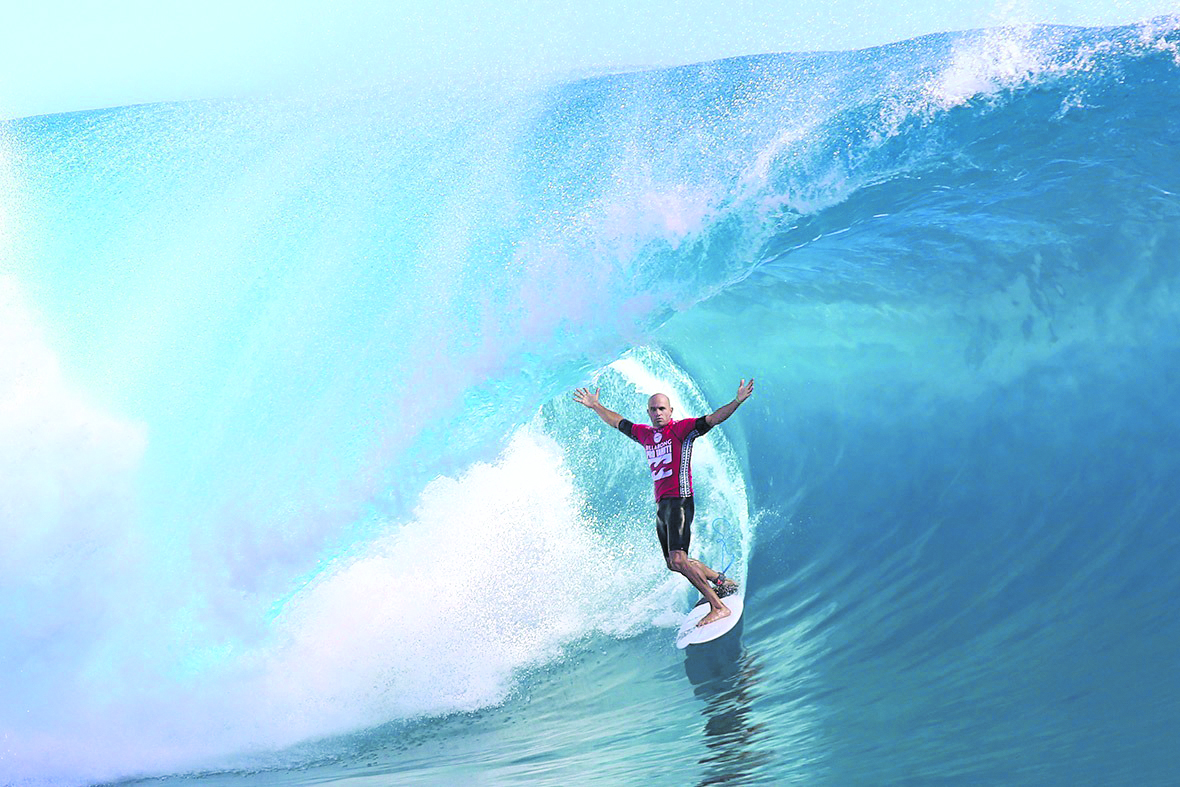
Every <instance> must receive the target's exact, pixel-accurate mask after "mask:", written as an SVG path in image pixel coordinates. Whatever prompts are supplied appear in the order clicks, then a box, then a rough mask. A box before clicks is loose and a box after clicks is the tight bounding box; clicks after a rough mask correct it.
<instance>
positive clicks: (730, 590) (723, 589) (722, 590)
mask: <svg viewBox="0 0 1180 787" xmlns="http://www.w3.org/2000/svg"><path fill="white" fill-rule="evenodd" d="M688 562H690V563H692V564H693V565H694V566H696V567H697V570H699V571H700V572H701V573H702V574H704V576H705V579H706V580H708V581H709V582H711V583H713V585H714V586H715V588H714V589H715V590H717V591H719V592H718V593H717V595H718V596H719V597H720V598H725V597H726V596H731V595H733V594H734V593H736V592H737V589H738V586H737V583H736V582H734V581H733V580H732V579H730V578H729V577H727V576H725V575H724V574H722V573H721V572H720V571H714V570H713V569H711V568H709V567H708V566H706V565H705V564H704V563H702V562H701V561H699V560H694V559H693V558H691V557H690V558H689V559H688ZM718 580H720V582H718Z"/></svg>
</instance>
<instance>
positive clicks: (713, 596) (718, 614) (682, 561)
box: [668, 549, 729, 626]
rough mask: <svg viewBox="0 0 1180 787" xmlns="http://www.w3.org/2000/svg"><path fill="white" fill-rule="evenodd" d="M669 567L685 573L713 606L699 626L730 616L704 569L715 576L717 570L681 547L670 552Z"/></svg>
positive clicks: (685, 576)
mask: <svg viewBox="0 0 1180 787" xmlns="http://www.w3.org/2000/svg"><path fill="white" fill-rule="evenodd" d="M668 568H670V569H672V570H673V571H675V572H677V573H679V574H683V575H684V578H685V579H687V580H688V581H689V582H691V583H692V586H693V587H694V588H696V589H697V590H698V591H700V594H701V596H702V597H703V598H704V599H705V601H707V602H709V606H710V607H712V609H710V610H709V614H707V615H705V616H704V617H703V618H701V621H700V622H699V623H697V625H698V626H703V625H705V624H706V623H712V622H713V621H716V620H721V619H722V618H726V617H729V607H727V606H725V604H723V603H722V602H721V599H720V598H719V597H718V596H717V591H715V590H713V587H712V585H710V584H709V578H708V574H706V573H705V571H704V570H702V569H707V570H708V571H709V572H710V573H712V575H713V577H714V578H716V577H717V576H718V574H717V572H716V571H713V569H711V568H708V566H705V564H704V563H701V562H700V561H698V560H690V559H689V557H688V553H687V552H684V551H681V550H679V549H674V550H672V551H671V552H669V553H668Z"/></svg>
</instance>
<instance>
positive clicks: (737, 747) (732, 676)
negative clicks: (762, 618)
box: [684, 621, 772, 785]
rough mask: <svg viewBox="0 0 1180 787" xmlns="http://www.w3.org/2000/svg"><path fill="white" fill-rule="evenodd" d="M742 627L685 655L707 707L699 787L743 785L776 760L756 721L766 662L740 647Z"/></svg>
mask: <svg viewBox="0 0 1180 787" xmlns="http://www.w3.org/2000/svg"><path fill="white" fill-rule="evenodd" d="M743 627H744V621H740V622H739V623H738V625H737V626H736V627H734V629H733V631H731V632H730V633H728V634H726V635H725V636H723V637H721V638H720V639H718V640H714V641H713V642H708V643H705V644H703V645H692V646H689V648H688V649H687V650H686V651H685V655H686V659H685V662H684V672H685V674H686V675H687V676H688V679H689V681H690V682H691V683H692V684H693V687H694V693H695V694H696V696H697V697H698V698H700V699H701V700H704V703H705V707H704V709H703V710H702V713H703V714H704V716H705V729H704V732H705V736H704V740H705V746H706V748H707V752H706V754H705V755H704V756H703V757H702V758H701V759H700V761H699V762H700V764H701V765H702V766H704V775H703V776H702V778H701V780H700V782H698V784H699V785H707V784H727V783H730V782H742V781H744V780H746V779H749V778H751V777H753V776H754V775H755V773H756V772H757V771H758V770H759V769H760V768H761V767H762V766H764V765H765V764H767V763H768V762H769V761H770V759H771V757H772V754H771V751H770V749H768V748H763V747H762V746H761V745H760V744H762V743H763V739H764V738H765V734H764V733H765V725H764V724H761V723H757V722H756V721H754V720H753V718H752V712H751V705H752V703H753V701H754V699H755V698H756V697H757V692H756V687H757V685H758V683H759V679H760V674H761V672H762V663H761V660H760V658H759V657H758V655H757V654H754V653H752V652H750V651H748V650H746V649H745V648H744V647H743V646H742V640H741V634H742V629H743Z"/></svg>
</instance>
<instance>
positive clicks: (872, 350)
mask: <svg viewBox="0 0 1180 787" xmlns="http://www.w3.org/2000/svg"><path fill="white" fill-rule="evenodd" d="M1177 47H1178V43H1177V33H1176V24H1175V20H1167V19H1164V20H1157V22H1155V23H1152V24H1149V25H1141V26H1137V27H1128V28H1117V29H1095V30H1084V29H1061V28H1045V29H996V30H989V31H980V32H974V33H962V34H945V35H937V36H930V37H927V38H923V39H918V40H915V41H909V42H903V43H899V44H895V45H890V46H888V47H882V48H878V49H874V50H866V51H862V52H847V53H825V54H806V55H790V54H786V55H773V56H764V57H754V58H743V59H737V60H730V61H721V62H718V63H708V64H702V65H699V66H692V67H686V68H679V69H669V70H661V71H651V72H644V73H638V74H617V75H610V76H603V77H596V78H592V79H585V80H579V81H572V82H569V83H565V84H560V85H555V86H550V87H546V88H543V89H537V88H527V89H525V88H521V89H519V90H517V91H515V92H508V93H494V94H493V93H492V92H491V91H486V92H480V91H471V92H469V93H465V94H463V95H462V96H459V97H456V96H454V95H451V94H448V93H447V91H445V90H440V91H436V92H422V93H418V94H411V93H408V92H405V93H398V92H393V91H390V92H387V93H379V94H367V95H359V96H358V95H351V96H344V95H340V96H334V97H328V98H323V97H321V98H319V99H316V100H314V101H312V100H299V101H285V102H271V103H205V104H184V105H153V106H144V107H133V108H123V109H116V110H106V111H101V112H90V113H78V114H73V115H59V116H47V117H41V118H30V119H25V120H22V121H15V122H12V123H9V124H7V125H6V126H5V127H4V128H3V131H2V132H0V150H2V153H0V185H3V186H4V193H5V196H4V198H3V200H2V201H0V239H2V240H3V243H4V251H3V255H4V256H3V257H2V258H0V265H2V267H0V445H3V450H2V451H0V498H2V500H3V502H2V503H0V527H2V528H3V536H4V539H5V542H6V547H5V549H4V550H3V551H2V552H0V598H2V599H3V601H2V602H0V664H2V665H3V667H4V669H3V670H2V671H0V675H3V676H4V677H2V678H0V693H2V694H3V696H4V698H5V700H4V702H3V703H0V741H2V745H0V781H3V782H5V783H8V782H13V783H30V784H43V783H92V782H99V781H103V780H115V779H120V778H128V777H134V776H145V775H156V774H183V776H178V777H177V779H183V780H203V781H207V782H210V783H227V784H233V783H238V782H239V780H247V779H248V778H249V776H248V774H249V773H251V772H254V771H257V770H259V769H267V772H268V775H269V776H270V777H272V778H273V779H275V780H278V781H280V782H287V783H292V784H297V783H305V780H311V779H316V780H324V779H327V780H331V779H336V778H340V779H342V778H345V777H346V776H349V775H383V774H384V775H388V774H397V776H398V778H400V779H402V780H404V781H405V782H407V783H427V784H429V783H448V782H450V783H454V782H456V781H463V780H465V779H467V780H469V779H471V778H483V779H487V780H492V781H496V782H497V783H500V782H504V783H512V782H514V781H521V780H530V781H539V782H540V783H555V784H556V783H576V782H578V781H591V782H592V781H594V780H601V781H605V782H610V781H611V780H612V779H613V780H614V781H615V782H616V783H617V782H618V781H619V780H623V781H627V780H633V781H639V780H644V779H652V778H657V779H674V780H675V781H676V783H695V782H701V783H711V782H710V780H712V782H716V781H718V780H738V781H739V782H740V781H741V780H743V779H744V780H746V781H750V782H754V783H756V782H758V781H759V780H761V781H763V782H766V781H790V780H808V781H818V782H821V783H833V784H846V783H860V782H866V781H885V782H890V781H899V780H913V781H918V782H925V781H929V782H937V783H947V782H948V781H949V782H955V781H971V782H991V783H996V782H1003V783H1046V782H1055V781H1061V782H1062V783H1095V784H1098V783H1113V782H1120V781H1122V782H1126V781H1139V782H1144V783H1152V782H1155V783H1160V782H1162V781H1166V779H1167V776H1168V775H1169V774H1171V773H1174V772H1175V768H1176V765H1177V763H1176V762H1175V759H1174V755H1172V754H1170V748H1168V747H1167V746H1166V741H1167V740H1169V739H1170V738H1171V737H1174V732H1175V721H1174V719H1175V717H1176V714H1175V711H1176V708H1177V700H1178V697H1180V692H1178V691H1177V689H1178V686H1177V682H1176V679H1175V678H1174V677H1173V676H1172V674H1171V667H1172V666H1173V662H1174V658H1173V656H1172V654H1174V653H1175V652H1176V646H1177V644H1180V643H1178V640H1180V627H1178V626H1177V620H1176V615H1175V612H1174V611H1173V609H1172V604H1171V601H1170V600H1171V599H1172V598H1174V597H1175V592H1176V591H1177V590H1178V589H1180V588H1178V587H1177V579H1176V577H1177V576H1178V575H1180V574H1178V573H1177V571H1176V568H1177V564H1178V562H1180V560H1178V558H1180V540H1178V539H1177V536H1176V535H1175V533H1174V528H1173V527H1171V523H1172V522H1173V520H1174V518H1175V514H1176V512H1177V509H1178V507H1180V498H1178V497H1177V496H1176V494H1175V492H1174V491H1173V489H1172V484H1171V483H1170V480H1171V478H1172V477H1174V475H1175V471H1176V470H1177V469H1178V468H1177V467H1176V465H1177V460H1176V452H1175V446H1176V444H1177V443H1176V438H1177V437H1178V436H1180V422H1178V420H1177V418H1176V417H1175V416H1174V414H1173V411H1174V408H1173V406H1172V403H1173V402H1174V401H1176V398H1177V397H1176V394H1177V393H1180V391H1178V390H1177V388H1178V386H1180V380H1178V379H1177V377H1176V374H1175V372H1174V369H1176V368H1177V364H1176V360H1177V351H1178V349H1180V348H1178V346H1177V340H1176V338H1175V337H1176V336H1177V335H1180V334H1178V333H1177V331H1176V328H1177V327H1178V326H1177V324H1178V322H1180V303H1178V302H1177V301H1176V299H1175V297H1174V292H1175V289H1176V275H1177V273H1178V272H1180V271H1177V269H1176V258H1175V253H1174V251H1173V250H1174V249H1175V248H1180V245H1178V243H1177V242H1178V241H1180V237H1178V235H1180V199H1178V198H1177V196H1176V195H1177V194H1180V161H1178V159H1177V155H1176V153H1175V151H1176V150H1178V149H1180V148H1178V147H1177V143H1180V138H1178V137H1180V125H1178V121H1177V118H1180V106H1177V104H1178V99H1177V96H1180V90H1178V89H1177V88H1180V71H1178V69H1180V55H1178V54H1177V52H1178V51H1180V50H1178V48H1177ZM459 99H461V100H459ZM751 375H753V376H755V377H756V378H757V380H758V388H757V393H756V395H755V397H754V398H753V399H752V400H750V402H748V403H747V404H746V405H744V406H743V408H742V409H741V410H740V411H739V413H738V415H736V416H735V417H734V418H733V419H731V420H730V421H729V422H727V423H726V424H725V425H724V426H723V427H721V428H720V429H718V430H716V431H715V432H713V433H710V435H709V436H708V437H707V438H706V439H704V440H702V441H700V443H699V444H698V447H697V450H696V452H695V454H694V471H695V473H694V475H695V477H696V487H697V491H698V495H697V509H698V520H697V523H696V526H695V527H694V533H695V535H696V539H695V542H694V544H695V547H694V549H695V550H699V553H698V554H699V555H700V556H701V557H702V558H703V559H706V560H709V561H713V562H717V561H723V560H724V561H729V560H733V562H734V568H733V573H734V574H735V575H737V576H738V577H740V578H741V579H742V580H743V581H744V583H745V584H746V587H747V595H746V604H747V613H746V615H747V619H746V620H745V621H744V624H743V628H742V630H741V631H740V633H739V637H740V640H739V638H733V641H732V642H731V643H729V644H727V645H725V646H724V649H716V650H712V651H708V652H705V651H699V652H693V651H690V652H689V653H688V654H687V655H686V654H684V653H680V652H678V651H675V649H674V648H672V646H671V638H672V637H671V629H670V627H674V626H675V624H676V622H677V620H678V617H679V613H680V611H681V610H682V609H683V608H684V607H685V606H686V604H687V602H688V598H689V597H688V594H687V590H686V588H685V587H684V583H683V582H682V581H679V580H677V579H675V578H673V577H670V576H669V574H668V572H667V571H666V570H665V569H664V567H663V563H662V560H661V557H660V555H659V551H658V546H657V545H656V542H655V539H654V534H653V533H652V530H653V528H652V510H651V501H650V494H651V493H650V481H649V480H648V479H647V477H646V473H645V472H644V467H643V463H642V457H641V455H640V454H639V453H638V452H637V451H636V450H635V449H634V446H632V445H631V444H630V443H629V442H627V441H625V440H623V439H621V438H619V436H618V435H614V434H612V433H610V432H609V430H606V429H605V428H603V427H602V425H601V423H600V422H599V421H598V420H597V419H596V418H594V416H593V414H592V413H589V412H588V411H586V410H584V408H581V407H579V406H577V405H576V404H574V403H572V402H571V401H570V398H569V392H570V391H571V390H572V389H573V388H574V387H575V386H580V385H585V384H592V385H594V386H595V387H601V388H602V389H603V400H604V401H605V402H606V403H607V404H608V406H611V407H612V408H613V409H616V410H618V411H620V412H622V413H623V414H624V415H627V416H628V417H631V418H633V419H634V418H637V417H641V416H642V407H643V401H644V399H645V398H646V396H647V395H648V394H649V393H651V392H652V391H654V390H666V391H667V392H668V393H670V394H671V395H672V397H673V405H674V407H675V408H676V410H677V412H678V413H679V414H682V415H699V414H704V413H707V412H710V411H711V410H712V409H715V408H716V407H717V406H719V405H720V404H722V403H724V402H726V401H728V400H729V399H730V398H731V397H732V396H733V390H734V389H735V388H736V385H737V382H738V380H739V379H741V378H744V377H745V378H748V377H749V376H751ZM670 762H674V763H675V765H674V766H672V765H669V763H670ZM587 774H592V775H591V776H588V775H587Z"/></svg>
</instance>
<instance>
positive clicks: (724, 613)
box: [697, 604, 729, 626]
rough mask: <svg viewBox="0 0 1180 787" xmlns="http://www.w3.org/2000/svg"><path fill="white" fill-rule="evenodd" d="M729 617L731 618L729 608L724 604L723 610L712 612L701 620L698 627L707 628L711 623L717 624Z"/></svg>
mask: <svg viewBox="0 0 1180 787" xmlns="http://www.w3.org/2000/svg"><path fill="white" fill-rule="evenodd" d="M727 617H729V607H727V606H725V605H724V604H722V605H721V609H714V610H710V612H709V614H708V615H705V616H704V617H703V618H701V619H700V622H698V623H697V626H707V625H709V624H710V623H716V622H717V621H719V620H721V619H722V618H727Z"/></svg>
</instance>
